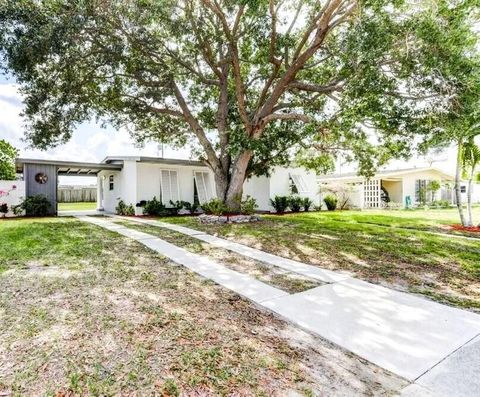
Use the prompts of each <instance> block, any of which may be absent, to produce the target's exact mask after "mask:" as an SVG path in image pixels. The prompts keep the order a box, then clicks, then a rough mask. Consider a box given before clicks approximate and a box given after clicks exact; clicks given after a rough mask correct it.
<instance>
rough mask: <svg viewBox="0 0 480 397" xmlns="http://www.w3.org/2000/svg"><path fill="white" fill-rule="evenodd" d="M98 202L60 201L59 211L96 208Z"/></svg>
mask: <svg viewBox="0 0 480 397" xmlns="http://www.w3.org/2000/svg"><path fill="white" fill-rule="evenodd" d="M96 208H97V203H95V202H93V203H91V202H81V203H58V211H87V210H92V211H93V210H95V209H96Z"/></svg>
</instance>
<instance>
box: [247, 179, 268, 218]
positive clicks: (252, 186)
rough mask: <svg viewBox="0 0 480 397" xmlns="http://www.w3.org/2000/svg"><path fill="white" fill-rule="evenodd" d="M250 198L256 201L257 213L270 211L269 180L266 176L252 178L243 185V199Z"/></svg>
mask: <svg viewBox="0 0 480 397" xmlns="http://www.w3.org/2000/svg"><path fill="white" fill-rule="evenodd" d="M247 196H251V197H253V198H255V200H257V205H258V208H257V209H258V210H259V211H270V209H271V207H270V197H273V196H270V180H269V178H267V177H266V176H253V177H251V178H250V179H247V180H246V181H245V183H244V184H243V197H242V198H243V199H245V198H246V197H247Z"/></svg>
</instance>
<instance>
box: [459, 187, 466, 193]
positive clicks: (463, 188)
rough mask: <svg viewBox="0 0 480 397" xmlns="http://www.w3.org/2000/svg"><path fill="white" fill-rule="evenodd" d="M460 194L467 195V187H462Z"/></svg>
mask: <svg viewBox="0 0 480 397" xmlns="http://www.w3.org/2000/svg"><path fill="white" fill-rule="evenodd" d="M460 193H467V187H466V186H465V185H462V186H460Z"/></svg>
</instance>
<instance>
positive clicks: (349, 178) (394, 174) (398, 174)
mask: <svg viewBox="0 0 480 397" xmlns="http://www.w3.org/2000/svg"><path fill="white" fill-rule="evenodd" d="M428 171H430V172H435V173H436V174H438V175H439V176H440V177H441V178H442V180H448V181H452V180H454V179H455V176H454V175H452V174H448V173H446V172H444V171H442V170H441V169H438V168H435V167H425V168H412V169H407V170H392V171H381V172H378V173H377V174H375V175H374V176H373V177H372V179H384V180H401V179H402V178H403V177H404V176H407V175H411V174H415V173H420V172H428ZM365 179H366V178H365V177H362V176H358V175H352V174H346V175H341V174H339V175H324V176H320V177H318V178H317V181H318V182H320V183H328V182H344V183H345V182H362V181H364V180H365Z"/></svg>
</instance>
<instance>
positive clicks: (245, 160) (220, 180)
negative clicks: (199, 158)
mask: <svg viewBox="0 0 480 397" xmlns="http://www.w3.org/2000/svg"><path fill="white" fill-rule="evenodd" d="M251 159H252V152H251V151H249V150H248V151H245V152H243V153H241V154H240V155H239V156H238V157H237V159H236V161H235V166H234V167H233V169H232V170H231V172H230V174H229V171H228V170H222V169H220V168H217V169H213V173H214V175H215V190H216V194H217V198H219V199H220V200H222V201H223V202H224V203H225V205H226V206H227V207H228V209H229V210H231V211H240V204H241V201H242V193H243V183H244V182H245V179H246V176H247V168H248V165H249V163H250V160H251Z"/></svg>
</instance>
